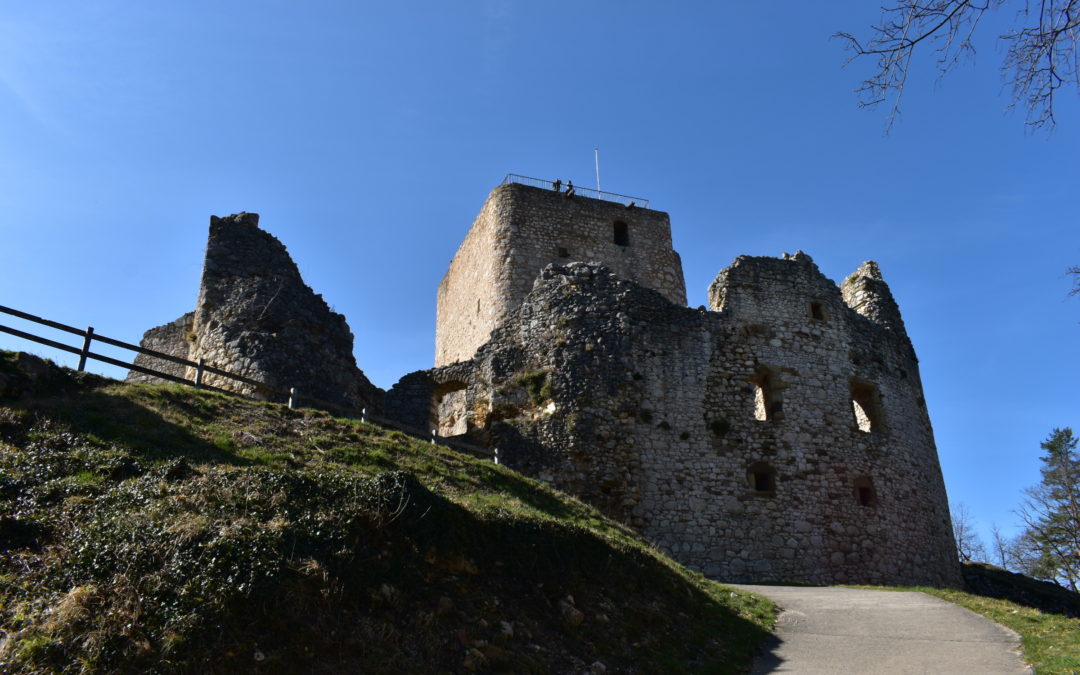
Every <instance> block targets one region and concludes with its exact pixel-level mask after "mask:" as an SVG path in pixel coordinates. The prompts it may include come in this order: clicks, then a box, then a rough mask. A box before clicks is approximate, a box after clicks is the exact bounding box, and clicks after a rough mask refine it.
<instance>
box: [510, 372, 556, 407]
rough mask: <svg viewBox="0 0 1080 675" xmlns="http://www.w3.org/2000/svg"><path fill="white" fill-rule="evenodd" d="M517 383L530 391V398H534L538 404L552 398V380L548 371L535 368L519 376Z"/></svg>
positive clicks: (533, 400) (534, 401)
mask: <svg viewBox="0 0 1080 675" xmlns="http://www.w3.org/2000/svg"><path fill="white" fill-rule="evenodd" d="M517 383H518V385H519V386H521V387H523V388H524V389H525V391H526V392H528V394H529V398H530V399H532V402H533V403H535V404H536V405H540V404H542V403H543V402H544V401H547V400H550V399H551V381H550V380H549V378H548V374H547V372H545V371H543V370H534V371H531V372H528V373H525V374H524V375H522V376H521V377H519V378H517Z"/></svg>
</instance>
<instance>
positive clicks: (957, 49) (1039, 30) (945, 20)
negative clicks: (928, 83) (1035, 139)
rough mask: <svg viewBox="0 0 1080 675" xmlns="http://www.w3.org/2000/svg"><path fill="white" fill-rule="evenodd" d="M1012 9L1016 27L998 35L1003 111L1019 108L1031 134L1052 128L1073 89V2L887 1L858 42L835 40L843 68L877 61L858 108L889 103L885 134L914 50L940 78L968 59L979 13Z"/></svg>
mask: <svg viewBox="0 0 1080 675" xmlns="http://www.w3.org/2000/svg"><path fill="white" fill-rule="evenodd" d="M1016 6H1018V7H1019V11H1018V13H1017V18H1016V27H1014V28H1012V29H1010V30H1008V31H1006V32H1005V33H1004V34H1002V35H1001V36H1000V39H1001V40H1002V41H1003V42H1004V43H1005V46H1006V53H1005V59H1004V62H1003V63H1002V66H1001V70H1002V74H1003V76H1004V78H1005V82H1006V84H1009V85H1010V86H1011V88H1012V98H1013V100H1012V104H1011V105H1010V106H1009V107H1010V108H1014V107H1016V106H1017V105H1020V106H1022V107H1024V108H1026V109H1027V124H1028V125H1029V126H1030V127H1031V128H1033V129H1040V128H1047V129H1052V128H1053V127H1054V125H1055V124H1056V120H1055V118H1054V98H1055V96H1056V95H1057V93H1058V90H1059V89H1061V88H1062V87H1066V86H1069V87H1072V86H1075V87H1076V88H1077V90H1080V68H1078V61H1077V49H1076V46H1077V40H1078V39H1080V0H1037V1H1036V0H894V1H893V4H891V5H887V6H884V7H882V15H881V21H880V22H879V23H877V24H876V25H874V26H871V34H870V37H869V39H867V40H866V41H865V42H864V41H862V40H860V39H858V38H857V37H856V36H855V35H853V34H851V33H846V32H840V33H837V34H836V35H835V37H839V38H842V39H843V40H845V41H846V42H847V46H848V48H850V49H851V51H852V52H854V53H853V55H852V57H851V58H850V59H848V61H847V63H850V62H851V61H853V60H855V59H857V58H860V57H864V56H865V57H870V58H871V59H876V60H877V65H876V69H875V70H874V72H873V74H872V75H871V76H870V77H868V78H867V79H866V80H864V81H863V83H862V86H861V87H859V89H857V90H856V91H857V92H858V93H859V96H860V102H859V105H860V106H861V107H866V106H876V105H878V104H879V103H882V102H884V101H886V100H888V99H889V98H890V97H891V98H892V101H893V104H892V112H891V113H890V114H889V118H888V120H889V121H888V126H887V128H890V127H891V126H892V123H893V121H894V120H895V118H896V116H897V115H898V114H899V112H900V100H901V99H902V98H903V93H904V86H905V84H906V83H907V77H908V71H909V68H910V66H911V59H912V56H913V55H914V53H915V50H916V48H922V47H925V48H926V49H930V50H931V51H932V52H933V53H934V54H935V58H936V61H937V69H938V72H939V73H940V74H941V75H944V74H945V73H946V72H948V71H949V70H950V69H951V68H952V67H953V66H955V65H956V64H957V63H958V62H959V61H960V60H961V59H963V58H966V57H971V56H973V55H974V53H975V46H974V44H973V42H972V39H973V37H974V36H975V33H976V30H977V29H978V27H979V23H980V20H981V19H982V18H983V15H984V14H985V13H986V12H988V11H992V10H999V9H1001V8H1003V7H1016Z"/></svg>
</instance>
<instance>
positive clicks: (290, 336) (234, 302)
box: [128, 213, 382, 412]
mask: <svg viewBox="0 0 1080 675" xmlns="http://www.w3.org/2000/svg"><path fill="white" fill-rule="evenodd" d="M142 345H143V346H144V347H147V348H149V349H154V350H156V351H163V352H165V353H168V354H171V355H174V356H181V357H182V358H187V359H189V360H192V361H195V360H198V359H200V358H202V359H205V361H206V363H207V364H208V365H212V366H215V367H217V368H220V369H222V370H226V371H229V372H231V373H235V374H237V375H241V376H244V377H247V378H250V379H253V380H256V381H259V382H263V383H265V384H266V385H267V386H268V389H262V388H259V387H252V386H250V385H247V384H243V383H239V382H237V381H235V380H231V379H228V378H224V377H221V376H217V375H213V374H210V373H207V374H206V375H205V376H204V378H203V381H204V382H205V383H206V384H209V385H213V386H216V387H220V388H222V389H227V390H230V391H236V392H238V393H241V394H244V395H248V396H254V397H256V398H267V399H274V398H280V397H279V396H278V397H275V395H273V394H271V393H270V391H269V390H270V389H276V390H279V391H288V390H289V389H290V388H295V389H296V390H297V391H298V392H299V396H300V398H301V401H306V402H307V404H308V405H315V406H316V407H318V406H319V405H327V406H329V407H331V408H332V409H335V410H337V411H339V412H358V411H359V410H360V409H361V408H364V407H372V408H373V407H376V406H377V405H378V402H379V399H380V397H381V393H382V392H381V391H380V390H378V389H377V388H376V387H375V386H374V385H372V384H371V383H370V382H369V381H368V379H367V378H366V377H365V376H364V374H363V373H362V372H361V371H360V369H359V368H357V366H356V360H355V358H354V357H353V353H352V351H353V335H352V332H351V331H350V330H349V326H348V324H347V323H346V322H345V317H344V316H342V315H340V314H337V313H336V312H333V311H331V310H330V308H329V307H328V306H327V304H326V302H325V301H324V300H323V298H322V296H321V295H317V294H316V293H314V292H313V291H312V290H311V288H309V287H308V286H307V285H306V284H305V283H304V281H303V279H302V278H301V277H300V271H299V270H298V269H297V267H296V263H294V262H293V260H292V258H290V257H289V254H288V252H287V251H286V249H285V246H284V245H283V244H282V243H281V242H280V241H278V240H277V239H276V238H274V237H273V236H272V235H270V234H269V233H267V232H265V231H263V230H262V229H260V228H259V216H258V214H256V213H239V214H234V215H231V216H227V217H224V218H218V217H217V216H211V218H210V234H209V237H208V239H207V244H206V260H205V262H204V264H203V273H202V281H201V282H200V284H199V296H198V300H197V302H196V307H195V311H194V312H193V313H192V314H186V315H184V316H183V317H181V318H180V319H178V320H177V321H174V322H173V323H171V324H166V325H165V326H160V327H158V328H152V329H150V330H149V331H147V332H146V334H145V335H144V337H143V342H142ZM140 358H144V362H145V361H150V362H153V361H156V362H158V363H157V364H155V365H161V364H166V363H168V362H165V361H163V360H161V359H152V358H150V359H147V358H145V357H140ZM136 363H139V362H138V361H136ZM140 365H142V364H140ZM169 368H172V370H167V371H166V372H170V373H172V372H173V371H174V370H175V369H176V367H175V366H173V365H171V364H170V365H169ZM159 369H161V368H159ZM187 370H189V371H190V369H187ZM181 375H182V376H185V375H184V374H181ZM186 377H187V379H189V380H190V379H193V373H191V372H187V373H186ZM128 379H129V380H143V381H145V380H153V378H147V377H146V376H141V375H138V374H136V373H134V372H132V373H131V374H129V376H128Z"/></svg>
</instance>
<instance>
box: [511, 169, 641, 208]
mask: <svg viewBox="0 0 1080 675" xmlns="http://www.w3.org/2000/svg"><path fill="white" fill-rule="evenodd" d="M510 183H517V184H518V185H531V186H532V187H538V188H543V189H545V190H556V191H558V192H561V193H562V194H566V192H567V186H566V184H565V183H563V182H562V181H561V180H560V181H559V183H556V182H555V181H553V180H544V179H542V178H531V177H529V176H520V175H518V174H516V173H508V174H506V177H505V178H503V181H502V183H499V184H500V185H508V184H510ZM574 194H575V195H580V196H582V197H591V198H593V199H602V200H604V201H606V202H616V203H618V204H622V205H623V206H637V207H641V208H643V209H647V208H649V200H648V199H645V198H644V197H631V196H630V195H620V194H618V193H616V192H604V191H602V190H594V189H592V188H587V187H582V186H580V185H575V186H574Z"/></svg>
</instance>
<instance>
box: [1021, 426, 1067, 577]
mask: <svg viewBox="0 0 1080 675" xmlns="http://www.w3.org/2000/svg"><path fill="white" fill-rule="evenodd" d="M1078 441H1080V439H1077V438H1076V437H1075V436H1073V431H1072V429H1070V428H1068V427H1066V428H1064V429H1054V430H1053V431H1052V432H1051V433H1050V435H1049V436H1048V437H1047V439H1046V440H1045V441H1043V442H1042V443H1041V444H1040V447H1042V449H1043V450H1045V451H1046V454H1045V455H1044V456H1042V457H1040V458H1039V459H1041V460H1042V462H1043V468H1042V469H1041V473H1042V482H1041V483H1039V485H1037V486H1035V487H1033V488H1029V489H1028V490H1026V491H1025V494H1026V497H1025V499H1024V504H1023V505H1022V506H1021V507H1020V510H1019V511H1018V514H1019V515H1020V517H1021V518H1022V519H1023V521H1024V524H1025V526H1026V529H1025V531H1024V533H1023V534H1022V535H1021V543H1020V548H1021V549H1022V555H1021V559H1022V566H1023V567H1024V568H1025V569H1024V571H1025V572H1026V573H1028V574H1030V575H1031V576H1034V577H1036V578H1038V579H1046V580H1048V581H1054V582H1056V583H1057V584H1059V585H1061V586H1065V587H1067V588H1069V589H1070V590H1073V591H1076V590H1078V589H1077V586H1078V584H1080V454H1078V453H1077V443H1078Z"/></svg>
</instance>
